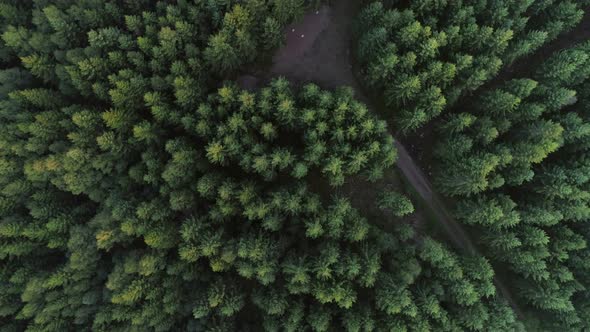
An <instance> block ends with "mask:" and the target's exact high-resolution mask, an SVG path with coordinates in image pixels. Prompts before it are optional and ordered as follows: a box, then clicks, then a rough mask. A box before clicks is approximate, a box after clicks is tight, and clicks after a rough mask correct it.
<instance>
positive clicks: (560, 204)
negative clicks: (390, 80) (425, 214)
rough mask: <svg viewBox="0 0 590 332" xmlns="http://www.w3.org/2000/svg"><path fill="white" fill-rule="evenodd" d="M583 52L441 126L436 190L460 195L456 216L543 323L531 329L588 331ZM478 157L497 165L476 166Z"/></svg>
mask: <svg viewBox="0 0 590 332" xmlns="http://www.w3.org/2000/svg"><path fill="white" fill-rule="evenodd" d="M589 47H590V44H588V43H583V44H580V45H577V46H575V47H573V48H570V49H566V50H563V51H560V52H557V53H556V54H554V55H552V56H551V57H549V58H548V59H547V60H546V61H545V62H544V63H543V64H542V65H541V66H540V67H539V68H538V69H537V70H536V71H535V72H534V74H533V77H532V79H516V80H512V81H509V82H506V83H504V84H503V85H502V86H500V87H498V88H496V89H494V90H491V91H485V92H482V93H481V94H480V95H479V96H478V98H477V103H476V105H475V106H476V107H473V108H471V109H470V111H469V113H460V114H453V115H450V116H449V117H448V118H447V119H445V121H441V123H440V126H439V132H440V133H441V134H442V135H443V137H444V139H443V140H442V141H441V142H440V143H439V144H438V146H437V147H436V150H437V151H436V156H437V159H438V167H437V168H438V174H437V178H436V179H437V180H438V181H437V182H438V185H439V186H440V188H441V190H443V191H444V192H445V193H447V194H449V195H453V196H456V199H457V204H456V206H455V211H454V215H455V217H456V218H457V219H458V220H460V221H461V222H463V223H465V224H469V225H473V226H474V227H476V229H477V230H478V233H481V234H482V237H481V242H482V244H483V246H484V247H485V249H486V254H487V256H488V257H490V258H492V259H493V260H494V261H495V262H496V264H502V265H503V266H505V267H507V268H508V270H509V271H510V273H509V274H508V276H509V277H510V278H511V279H512V280H513V281H514V283H513V284H514V289H515V293H516V294H517V295H518V297H519V299H520V301H521V302H522V303H526V304H528V305H529V306H530V307H531V308H534V311H538V312H541V315H544V316H545V318H544V319H543V321H542V322H541V321H538V322H536V323H531V327H530V328H533V329H535V328H536V329H543V330H568V331H570V330H571V331H578V330H585V329H587V328H588V321H587V319H585V318H586V317H587V309H586V308H587V301H586V300H585V298H586V297H587V291H586V285H587V281H588V272H587V269H586V265H587V264H585V263H580V261H579V259H580V257H585V256H586V255H587V244H586V241H587V239H588V237H587V235H588V230H587V226H584V225H583V223H582V222H584V221H586V220H588V218H589V217H590V208H589V206H590V205H589V203H590V201H589V198H590V196H589V195H588V177H587V174H588V156H587V151H588V148H589V147H590V146H589V145H588V143H587V140H588V137H589V135H588V123H587V119H588V115H587V114H588V113H587V111H588V110H589V108H588V105H590V104H589V103H588V100H590V99H588V91H590V90H588V87H589V85H588V82H589V78H590V61H589V58H588V51H589ZM481 156H489V158H493V160H495V162H494V163H488V164H487V166H488V167H487V168H486V167H482V164H481V163H477V162H475V163H473V164H472V161H477V160H480V158H481ZM490 160H492V159H490ZM578 264H580V265H579V266H578ZM531 321H536V319H534V318H532V319H531ZM535 324H536V325H535Z"/></svg>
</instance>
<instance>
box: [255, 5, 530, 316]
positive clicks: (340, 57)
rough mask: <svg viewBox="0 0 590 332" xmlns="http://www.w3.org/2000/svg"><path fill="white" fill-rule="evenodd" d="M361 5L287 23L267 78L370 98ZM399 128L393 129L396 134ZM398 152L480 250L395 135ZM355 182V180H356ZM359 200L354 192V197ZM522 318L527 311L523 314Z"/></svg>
mask: <svg viewBox="0 0 590 332" xmlns="http://www.w3.org/2000/svg"><path fill="white" fill-rule="evenodd" d="M359 9H360V1H336V2H335V3H334V5H333V6H331V7H327V6H324V7H322V8H320V9H319V10H318V11H313V12H311V13H308V14H307V15H306V16H305V17H304V18H303V19H302V21H301V22H299V23H296V24H293V25H291V26H289V27H287V29H286V30H285V31H286V34H287V42H286V45H285V46H284V47H283V48H282V49H281V50H280V51H279V52H277V54H276V55H275V56H274V57H273V65H272V67H271V68H270V70H269V72H268V73H267V74H266V77H262V79H263V80H265V81H268V80H270V79H271V78H272V77H276V76H284V77H286V78H288V79H289V80H290V81H294V82H298V83H306V82H314V83H316V84H318V85H320V86H321V87H324V88H331V89H333V88H336V87H339V86H344V85H346V86H350V87H352V88H353V89H354V91H355V97H356V98H357V99H358V100H360V101H362V102H364V103H365V104H367V106H368V107H369V108H370V109H375V108H373V107H372V106H371V102H370V99H369V98H367V96H366V95H365V94H364V93H363V90H362V89H361V87H360V86H359V84H358V82H357V80H356V78H355V76H354V73H353V70H352V63H353V61H352V58H351V57H352V52H351V48H350V46H351V39H350V38H351V36H352V31H351V29H352V26H351V25H352V24H351V23H352V21H353V20H354V18H355V16H356V15H357V13H358V11H359ZM393 134H394V133H392V135H393ZM395 144H396V147H397V151H398V161H397V167H398V168H399V170H400V171H401V173H402V174H403V175H404V176H405V177H406V178H407V180H408V182H409V183H410V184H411V185H412V186H413V187H414V188H415V190H416V191H417V192H418V194H419V195H420V196H421V197H422V199H423V200H424V201H425V202H426V204H427V205H428V206H429V207H430V208H431V210H432V211H433V212H434V214H435V216H436V217H437V220H438V221H439V222H440V224H441V225H442V226H443V229H444V230H445V232H446V233H447V235H448V237H449V238H450V239H451V240H452V241H453V242H454V244H455V246H457V247H458V248H462V249H463V250H465V251H467V252H469V253H477V249H476V247H475V245H474V244H473V242H472V241H471V239H470V238H469V236H468V235H467V233H466V232H465V231H464V230H463V228H462V227H461V226H460V224H459V223H457V222H456V221H455V220H454V219H453V218H452V217H451V215H450V213H449V212H448V211H447V209H446V208H445V206H444V204H443V203H442V200H441V198H440V197H439V195H438V194H436V192H434V191H433V190H432V185H431V183H430V181H429V180H428V178H427V177H426V176H425V174H424V173H423V172H422V170H421V169H420V168H419V167H418V166H417V164H416V163H415V162H414V160H413V159H412V157H411V156H410V154H409V153H408V151H407V150H406V148H405V147H404V146H403V145H402V144H401V143H400V142H399V140H396V143H395ZM352 181H356V180H354V179H353V180H352ZM389 181H391V180H390V178H388V177H386V178H385V179H383V180H382V181H380V182H379V183H377V184H374V185H370V188H369V186H367V185H366V183H365V185H364V186H363V185H361V186H360V187H361V188H362V187H367V188H364V190H363V189H354V188H353V189H352V190H350V189H349V190H348V191H350V192H351V193H352V194H353V196H365V195H368V194H367V193H366V191H367V190H372V191H373V192H372V193H371V195H373V196H374V195H376V194H377V193H376V192H375V191H376V190H374V189H375V188H385V187H387V186H390V185H391V183H389ZM352 199H354V197H352ZM494 281H495V284H496V287H497V288H498V289H499V290H500V293H501V294H502V295H503V297H504V298H505V299H506V300H507V301H508V302H509V303H510V305H511V306H512V307H513V308H514V310H515V312H516V313H517V315H519V316H520V310H519V309H518V307H517V305H516V302H515V301H513V299H512V296H511V295H510V293H509V292H508V290H507V288H506V287H505V286H504V285H503V283H502V282H501V281H500V280H498V279H494ZM521 317H522V316H521Z"/></svg>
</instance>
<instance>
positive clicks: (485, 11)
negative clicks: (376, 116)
mask: <svg viewBox="0 0 590 332" xmlns="http://www.w3.org/2000/svg"><path fill="white" fill-rule="evenodd" d="M394 2H397V1H394ZM399 2H402V1H399ZM403 3H405V1H403ZM407 3H408V5H407V6H403V5H399V6H393V7H391V8H390V7H386V6H385V5H384V4H383V2H380V1H376V2H372V3H370V4H369V5H367V6H366V7H365V8H364V9H363V11H362V12H361V13H360V14H359V17H358V19H357V22H356V34H357V36H356V39H357V43H356V53H357V60H358V63H359V70H360V76H361V78H362V80H363V81H364V82H365V83H366V85H367V86H368V87H371V88H373V89H377V90H378V91H379V92H380V93H382V96H383V99H384V101H385V104H386V105H387V106H388V107H390V108H392V110H395V114H394V119H395V120H396V126H398V127H399V128H400V129H401V130H402V131H406V132H407V131H411V130H415V129H417V128H419V127H421V126H422V125H424V124H425V123H427V122H428V121H430V120H431V119H433V118H435V117H437V116H438V115H439V114H441V113H442V112H443V110H444V109H446V108H447V107H448V106H449V105H453V104H455V103H456V101H457V100H458V98H459V97H460V96H461V95H464V94H466V93H469V92H472V91H474V90H476V89H477V88H479V87H480V86H481V85H482V84H483V83H484V82H486V81H488V80H489V79H490V78H492V77H493V76H495V75H496V74H497V73H498V71H499V69H500V68H501V67H502V66H503V65H504V64H509V63H511V62H513V61H514V60H515V59H517V58H519V57H522V56H525V55H527V54H530V53H532V52H533V51H535V50H536V49H537V48H538V47H540V46H541V45H543V44H544V43H545V42H547V41H549V40H552V39H554V38H555V37H556V36H557V35H558V34H559V33H561V32H563V31H566V30H569V29H571V28H572V27H573V26H575V25H576V24H577V23H578V22H579V21H580V20H581V18H582V16H583V11H582V10H581V6H582V3H580V2H579V1H576V2H573V1H569V0H565V1H541V0H538V1H521V0H503V1H468V0H465V1H430V0H419V1H408V2H407Z"/></svg>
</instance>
